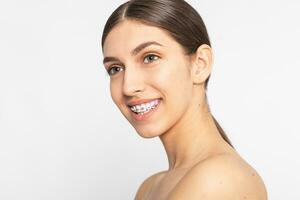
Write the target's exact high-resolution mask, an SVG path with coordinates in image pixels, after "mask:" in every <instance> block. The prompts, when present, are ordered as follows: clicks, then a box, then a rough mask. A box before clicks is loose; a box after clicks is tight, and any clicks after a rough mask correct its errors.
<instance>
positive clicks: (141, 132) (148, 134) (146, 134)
mask: <svg viewBox="0 0 300 200" xmlns="http://www.w3.org/2000/svg"><path fill="white" fill-rule="evenodd" d="M135 130H136V132H137V133H138V134H139V135H140V136H141V137H142V138H154V137H157V136H159V135H160V134H158V133H159V132H157V131H154V130H146V129H145V128H142V130H140V129H137V128H135Z"/></svg>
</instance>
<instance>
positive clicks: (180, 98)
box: [103, 20, 193, 138]
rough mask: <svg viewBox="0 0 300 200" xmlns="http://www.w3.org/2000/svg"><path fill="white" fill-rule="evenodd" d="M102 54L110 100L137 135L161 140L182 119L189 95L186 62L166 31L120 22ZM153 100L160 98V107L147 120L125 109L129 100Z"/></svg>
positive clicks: (186, 57)
mask: <svg viewBox="0 0 300 200" xmlns="http://www.w3.org/2000/svg"><path fill="white" fill-rule="evenodd" d="M148 42H153V43H152V44H150V45H149V43H148ZM145 43H148V45H144V46H139V45H141V44H145ZM136 47H138V48H137V49H136ZM139 47H140V48H139ZM134 49H135V51H134ZM103 54H104V57H105V59H104V66H105V68H106V70H109V74H110V92H111V97H112V99H113V101H114V103H115V104H116V105H117V106H118V108H119V109H120V111H121V112H122V114H123V115H124V116H125V117H126V119H127V120H128V121H129V122H130V123H131V124H132V126H133V127H134V128H135V129H136V131H137V132H138V133H139V135H140V136H142V137H146V138H150V137H154V136H159V135H161V134H163V133H165V132H166V131H168V130H169V129H170V128H171V127H173V126H174V125H175V124H176V123H177V122H178V121H179V120H180V119H181V117H182V116H183V115H184V113H185V112H186V110H187V108H188V106H189V105H190V103H191V99H192V94H193V91H192V89H193V82H192V80H191V78H190V77H191V74H190V66H189V65H190V59H189V57H188V56H186V55H185V54H184V51H183V49H182V47H181V46H180V45H179V43H177V42H176V41H175V40H173V38H171V37H170V36H169V35H168V34H167V33H166V32H164V31H163V30H162V29H160V28H157V27H154V26H148V25H145V24H142V23H140V22H137V21H132V20H126V21H123V22H121V23H120V24H118V25H117V26H116V27H114V28H113V29H112V31H111V32H110V33H109V34H108V36H107V38H106V40H105V43H104V46H103ZM108 57H109V58H108ZM157 98H161V101H160V103H159V105H158V106H157V107H156V108H154V109H153V110H151V114H150V115H148V116H147V118H145V119H137V118H136V117H135V116H137V114H135V113H134V112H133V111H132V110H131V108H130V106H129V104H132V102H133V101H137V100H141V99H150V100H151V99H157Z"/></svg>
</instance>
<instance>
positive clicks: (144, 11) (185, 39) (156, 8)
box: [101, 0, 234, 148]
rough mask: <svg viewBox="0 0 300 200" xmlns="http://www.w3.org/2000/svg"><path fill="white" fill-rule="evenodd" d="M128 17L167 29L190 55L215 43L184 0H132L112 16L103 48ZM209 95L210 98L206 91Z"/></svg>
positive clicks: (102, 42)
mask: <svg viewBox="0 0 300 200" xmlns="http://www.w3.org/2000/svg"><path fill="white" fill-rule="evenodd" d="M126 19H127V20H137V21H139V22H141V23H144V24H147V25H151V26H155V27H158V28H161V29H164V30H165V31H166V32H167V33H169V34H170V36H171V37H172V38H173V39H175V41H177V42H178V43H179V44H180V45H181V46H182V47H183V49H184V51H185V53H186V54H187V55H191V54H194V53H195V52H196V50H197V49H198V47H199V46H201V45H202V44H207V45H209V46H211V43H210V40H209V36H208V33H207V30H206V26H205V24H204V22H203V20H202V18H201V16H200V15H199V13H198V12H197V11H196V10H195V9H194V8H193V7H192V6H190V5H189V4H188V3H187V2H185V1H184V0H131V1H128V2H126V3H124V4H122V5H120V6H119V7H118V8H117V9H116V10H115V11H114V12H113V13H112V14H111V16H110V17H109V18H108V20H107V22H106V24H105V27H104V30H103V34H102V41H101V44H102V50H103V45H104V42H105V39H106V37H107V35H108V34H109V32H110V31H111V30H112V29H113V28H114V27H115V26H116V25H117V24H118V23H120V22H122V21H124V20H126ZM209 78H210V75H209V76H208V78H207V79H206V81H205V90H207V85H208V81H209ZM205 98H206V102H207V97H206V94H205ZM212 117H213V119H214V122H215V124H216V127H217V128H218V131H219V132H220V134H221V136H222V137H223V139H224V140H225V141H226V142H227V143H228V144H229V145H230V146H232V147H233V145H232V144H231V142H230V140H229V139H228V137H227V135H226V134H225V132H224V130H223V129H222V127H221V126H220V125H219V123H218V122H217V120H216V119H215V117H214V116H213V115H212ZM233 148H234V147H233Z"/></svg>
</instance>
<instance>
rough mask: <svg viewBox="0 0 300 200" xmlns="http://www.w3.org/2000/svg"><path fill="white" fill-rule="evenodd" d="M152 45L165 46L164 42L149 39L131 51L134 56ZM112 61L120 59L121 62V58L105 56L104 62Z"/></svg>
mask: <svg viewBox="0 0 300 200" xmlns="http://www.w3.org/2000/svg"><path fill="white" fill-rule="evenodd" d="M150 45H158V46H163V45H162V44H160V43H158V42H155V41H148V42H144V43H142V44H139V45H138V46H137V47H135V48H134V49H133V50H132V51H131V53H130V54H131V55H132V56H134V55H136V54H138V53H139V52H140V51H142V50H143V49H145V48H146V47H148V46H150ZM112 61H118V62H120V60H119V59H118V58H116V57H105V58H104V59H103V64H105V63H107V62H112Z"/></svg>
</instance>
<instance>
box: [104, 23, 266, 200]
mask: <svg viewBox="0 0 300 200" xmlns="http://www.w3.org/2000/svg"><path fill="white" fill-rule="evenodd" d="M149 42H152V43H149ZM153 42H154V43H153ZM141 44H145V45H142V46H140V45H141ZM137 47H138V48H137ZM134 49H135V50H134ZM103 55H104V57H105V59H104V61H105V62H104V66H105V69H106V70H108V71H109V74H110V92H111V97H112V99H113V101H114V103H115V104H116V105H117V106H118V108H119V109H120V111H121V113H122V114H123V115H124V117H125V118H126V119H127V120H128V121H129V122H130V123H131V125H132V126H133V127H134V128H135V130H136V131H137V133H138V134H139V135H140V136H141V137H143V138H154V137H156V136H158V137H159V138H160V139H161V141H162V144H163V145H164V148H165V150H166V153H167V156H168V161H169V169H168V170H166V171H162V172H159V173H156V174H154V175H152V176H150V177H148V178H147V179H146V180H145V181H144V182H143V183H142V184H141V185H140V187H139V188H138V190H137V193H136V196H135V200H241V199H248V200H267V191H266V187H265V185H264V183H263V180H262V178H261V177H260V176H259V174H258V173H257V172H256V170H255V169H254V168H253V167H251V166H250V165H249V164H248V163H247V162H246V161H245V160H243V159H242V158H241V156H239V154H238V153H237V152H236V151H235V150H234V149H233V148H232V147H231V146H230V145H229V144H228V143H226V141H225V140H224V139H223V138H222V137H221V135H220V133H219V132H218V129H217V127H216V126H215V124H214V121H213V118H212V115H211V113H210V111H209V107H208V104H207V102H206V98H205V89H204V83H205V80H206V79H207V78H208V76H209V75H210V73H211V71H212V64H213V52H212V49H211V47H210V46H208V45H206V44H203V45H201V46H199V48H198V49H197V51H196V53H195V54H193V55H190V56H188V55H186V54H185V53H184V51H183V48H182V47H181V46H180V44H179V43H177V42H176V41H175V40H174V39H173V38H172V37H171V36H170V35H169V34H168V33H167V32H165V31H164V30H162V29H160V28H157V27H154V26H149V25H146V24H142V23H140V22H138V21H135V20H128V19H126V20H125V21H123V22H121V23H119V24H118V25H117V26H116V27H114V28H113V30H112V31H111V32H110V33H109V34H108V36H107V38H106V40H105V43H104V46H103ZM108 57H109V58H108ZM153 98H162V101H161V104H160V105H159V107H158V109H157V110H156V111H155V112H154V113H153V115H152V116H151V117H150V118H149V119H147V120H145V121H136V120H135V119H134V118H133V117H132V113H131V112H132V111H131V110H130V109H129V108H128V106H127V103H128V101H131V100H138V99H153Z"/></svg>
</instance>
